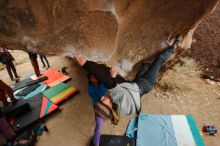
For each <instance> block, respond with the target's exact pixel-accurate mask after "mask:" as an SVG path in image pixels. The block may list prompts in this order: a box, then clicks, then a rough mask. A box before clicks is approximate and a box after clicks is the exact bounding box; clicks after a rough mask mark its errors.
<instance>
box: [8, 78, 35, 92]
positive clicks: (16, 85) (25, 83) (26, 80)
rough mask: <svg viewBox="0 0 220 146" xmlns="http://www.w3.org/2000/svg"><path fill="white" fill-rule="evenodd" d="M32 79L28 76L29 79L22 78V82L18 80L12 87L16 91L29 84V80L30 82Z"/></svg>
mask: <svg viewBox="0 0 220 146" xmlns="http://www.w3.org/2000/svg"><path fill="white" fill-rule="evenodd" d="M30 81H32V79H31V78H27V79H25V80H22V81H20V82H18V83H15V84H14V85H12V86H11V87H12V89H13V91H16V90H19V89H21V88H24V87H26V86H27V84H28V82H30Z"/></svg>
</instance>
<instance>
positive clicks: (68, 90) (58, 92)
mask: <svg viewBox="0 0 220 146" xmlns="http://www.w3.org/2000/svg"><path fill="white" fill-rule="evenodd" d="M77 93H79V90H77V89H76V88H74V87H72V86H69V85H68V84H66V83H59V84H58V85H55V86H53V87H51V88H49V89H47V90H45V91H44V92H43V95H44V96H45V97H47V98H49V99H50V100H51V101H52V102H53V103H55V104H59V103H60V102H62V101H63V100H65V99H67V98H68V97H70V96H72V95H75V94H77Z"/></svg>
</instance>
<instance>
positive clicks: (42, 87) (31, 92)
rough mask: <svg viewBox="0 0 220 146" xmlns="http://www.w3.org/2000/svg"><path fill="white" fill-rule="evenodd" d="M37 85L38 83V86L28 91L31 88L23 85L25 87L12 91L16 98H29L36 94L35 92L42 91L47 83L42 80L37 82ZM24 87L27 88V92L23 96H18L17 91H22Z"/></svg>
mask: <svg viewBox="0 0 220 146" xmlns="http://www.w3.org/2000/svg"><path fill="white" fill-rule="evenodd" d="M38 85H39V86H38V87H37V88H36V89H34V90H31V91H30V92H29V90H30V89H31V88H29V89H27V88H28V87H25V88H23V89H20V90H17V91H15V92H14V95H15V97H16V98H23V99H29V98H31V97H33V96H35V95H37V94H39V93H41V92H42V91H44V90H46V89H47V85H46V84H44V83H43V82H40V83H38ZM26 89H27V90H28V92H29V93H28V94H27V95H25V96H19V95H17V94H18V93H19V92H22V91H23V90H26Z"/></svg>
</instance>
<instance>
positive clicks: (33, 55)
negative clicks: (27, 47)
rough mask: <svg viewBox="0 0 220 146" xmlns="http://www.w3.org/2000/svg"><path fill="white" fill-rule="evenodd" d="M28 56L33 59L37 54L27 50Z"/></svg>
mask: <svg viewBox="0 0 220 146" xmlns="http://www.w3.org/2000/svg"><path fill="white" fill-rule="evenodd" d="M28 56H29V59H30V60H35V59H37V54H36V53H32V52H28Z"/></svg>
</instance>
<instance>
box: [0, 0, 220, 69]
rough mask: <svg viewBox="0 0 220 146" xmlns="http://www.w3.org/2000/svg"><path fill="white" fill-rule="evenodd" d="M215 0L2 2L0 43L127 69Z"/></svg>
mask: <svg viewBox="0 0 220 146" xmlns="http://www.w3.org/2000/svg"><path fill="white" fill-rule="evenodd" d="M217 2H218V0H208V1H207V0H200V1H181V0H172V1H171V0H160V1H151V0H124V1H122V0H114V1H113V0H1V1H0V8H1V9H0V25H1V27H0V43H1V44H2V45H4V46H6V47H7V48H9V49H21V50H31V51H34V52H38V53H44V54H57V55H68V56H71V55H73V54H76V53H83V54H85V55H87V56H88V58H89V59H91V60H94V61H106V62H107V63H110V64H114V65H116V66H117V67H118V68H119V69H121V71H124V72H128V71H130V70H131V69H132V67H133V66H134V64H136V63H137V62H139V61H141V60H151V59H152V58H153V57H154V56H155V55H156V54H157V53H158V52H160V51H161V50H163V49H164V48H165V47H166V42H167V40H169V38H171V37H173V36H175V35H176V34H178V33H181V34H182V35H183V36H184V38H187V39H185V41H183V43H182V48H188V47H189V46H190V44H191V41H190V40H191V38H190V36H192V34H193V31H194V29H195V27H196V26H197V24H198V23H199V22H200V21H201V20H202V19H203V18H204V17H205V16H206V15H208V14H209V13H210V12H211V11H212V10H213V9H214V8H215V6H216V4H217Z"/></svg>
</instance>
